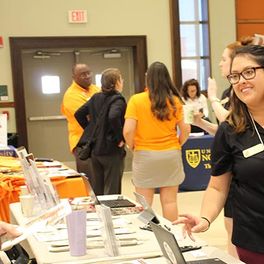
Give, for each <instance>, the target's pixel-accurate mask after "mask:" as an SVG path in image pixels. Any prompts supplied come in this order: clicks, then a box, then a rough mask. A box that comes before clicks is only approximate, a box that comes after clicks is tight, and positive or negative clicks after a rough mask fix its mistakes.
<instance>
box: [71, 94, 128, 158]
mask: <svg viewBox="0 0 264 264" xmlns="http://www.w3.org/2000/svg"><path fill="white" fill-rule="evenodd" d="M109 100H114V101H113V102H112V103H111V104H110V106H109V107H108V110H107V111H106V114H105V115H104V116H103V117H101V122H100V124H99V127H98V129H97V133H96V135H94V138H95V139H96V140H95V144H94V146H93V154H94V155H98V156H100V155H108V154H111V153H115V152H118V151H120V150H121V148H119V147H118V144H119V143H120V142H121V141H122V140H124V138H123V126H124V121H125V120H124V115H125V111H126V101H125V98H124V97H123V96H122V95H121V94H120V93H119V92H112V93H103V92H101V93H96V94H94V95H93V96H92V97H91V99H90V100H89V101H88V102H86V103H85V104H84V105H83V106H81V107H80V108H79V109H78V110H77V111H76V112H75V114H74V116H75V118H76V119H77V121H78V122H79V124H80V125H81V126H82V128H83V129H84V132H83V135H82V137H81V139H80V141H79V143H78V146H82V145H84V144H85V143H86V142H87V140H91V132H92V131H93V130H94V127H95V125H96V121H97V119H98V116H99V115H100V111H101V109H102V106H103V105H104V104H105V103H107V102H108V101H109ZM94 138H93V139H94Z"/></svg>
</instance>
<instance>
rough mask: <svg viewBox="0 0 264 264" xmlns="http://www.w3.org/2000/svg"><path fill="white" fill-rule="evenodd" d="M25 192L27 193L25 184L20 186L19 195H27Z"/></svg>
mask: <svg viewBox="0 0 264 264" xmlns="http://www.w3.org/2000/svg"><path fill="white" fill-rule="evenodd" d="M27 194H29V192H28V188H27V186H26V185H22V186H20V195H27Z"/></svg>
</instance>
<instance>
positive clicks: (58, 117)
mask: <svg viewBox="0 0 264 264" xmlns="http://www.w3.org/2000/svg"><path fill="white" fill-rule="evenodd" d="M28 120H29V121H51V120H66V117H65V116H63V115H55V116H30V117H29V118H28Z"/></svg>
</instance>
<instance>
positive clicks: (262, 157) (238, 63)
mask: <svg viewBox="0 0 264 264" xmlns="http://www.w3.org/2000/svg"><path fill="white" fill-rule="evenodd" d="M259 65H264V46H257V45H250V46H245V47H242V48H239V49H237V50H236V53H235V55H234V57H233V60H232V64H231V74H230V75H229V76H228V80H229V81H230V83H231V84H232V88H233V93H232V96H231V97H230V105H231V106H230V107H231V112H230V114H229V116H228V117H227V119H226V121H225V122H222V123H221V124H220V126H219V128H218V131H217V133H216V135H215V139H214V143H213V146H212V151H211V163H212V176H211V179H210V182H209V185H208V187H207V190H206V192H205V196H204V199H203V203H202V208H201V210H200V211H201V215H200V217H196V216H192V215H190V214H185V215H182V218H180V219H179V220H178V221H175V223H176V224H179V223H183V224H185V231H186V232H187V233H188V234H189V235H190V234H191V233H192V232H195V233H198V232H203V231H205V230H207V229H208V228H209V226H210V224H211V222H212V221H214V220H215V219H216V217H217V216H218V214H219V213H220V212H221V210H222V208H223V205H224V204H225V201H226V198H227V195H228V192H229V188H230V183H231V181H232V178H233V179H234V180H233V183H234V186H233V188H234V191H233V197H232V210H233V221H234V225H233V233H232V242H233V244H234V245H235V246H236V249H237V253H238V255H239V258H240V259H241V260H242V261H243V262H245V263H247V264H255V263H264V226H263V223H264V203H263V201H264V190H263V186H264V177H263V171H264V143H263V142H264V70H261V69H262V68H263V67H262V66H259ZM241 76H242V78H244V80H243V81H239V80H240V78H241Z"/></svg>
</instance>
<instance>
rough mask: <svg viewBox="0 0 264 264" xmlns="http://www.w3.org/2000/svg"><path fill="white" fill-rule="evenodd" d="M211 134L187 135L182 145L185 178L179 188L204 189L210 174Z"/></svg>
mask: <svg viewBox="0 0 264 264" xmlns="http://www.w3.org/2000/svg"><path fill="white" fill-rule="evenodd" d="M213 139H214V137H213V136H211V135H204V136H193V137H189V138H188V140H187V142H186V143H185V144H184V145H183V147H182V160H183V165H184V171H185V179H184V181H183V182H182V184H181V185H180V190H191V191H193V190H204V189H206V187H207V184H208V182H209V179H210V176H211V164H210V162H211V145H212V142H213Z"/></svg>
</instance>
